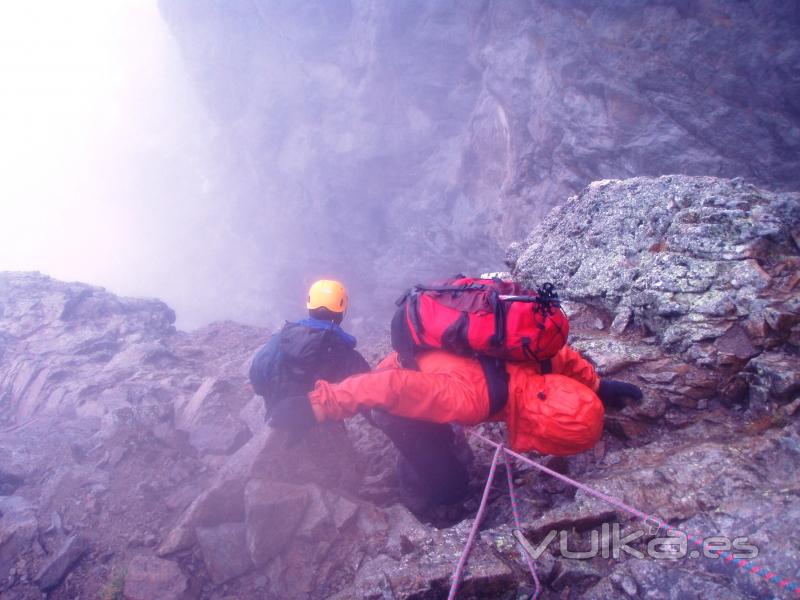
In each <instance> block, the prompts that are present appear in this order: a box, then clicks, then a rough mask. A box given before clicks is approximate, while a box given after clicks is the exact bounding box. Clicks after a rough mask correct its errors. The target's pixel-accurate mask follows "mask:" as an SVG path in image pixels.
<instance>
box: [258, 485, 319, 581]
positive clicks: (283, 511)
mask: <svg viewBox="0 0 800 600" xmlns="http://www.w3.org/2000/svg"><path fill="white" fill-rule="evenodd" d="M244 503H245V524H246V526H247V549H248V550H249V551H250V557H251V559H252V560H253V564H255V565H256V566H261V565H264V564H266V563H268V562H269V561H270V560H271V559H272V558H274V557H275V556H276V555H277V554H278V553H279V552H280V551H281V550H282V549H283V547H284V546H285V545H286V544H287V542H288V541H289V540H290V539H291V538H292V536H293V535H294V532H295V530H296V529H297V527H298V525H299V524H300V520H301V519H302V518H303V515H304V514H305V512H306V505H307V504H308V492H307V491H306V490H305V489H304V488H302V487H300V486H294V485H287V484H282V483H278V482H274V481H273V482H271V481H264V480H261V481H259V480H255V479H254V480H252V481H250V482H249V483H248V484H247V487H246V488H245V491H244Z"/></svg>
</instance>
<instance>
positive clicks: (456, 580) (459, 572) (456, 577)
mask: <svg viewBox="0 0 800 600" xmlns="http://www.w3.org/2000/svg"><path fill="white" fill-rule="evenodd" d="M502 451H503V448H502V447H498V448H497V450H495V452H494V458H493V459H492V466H491V467H490V468H489V478H488V479H487V481H486V487H484V488H483V497H482V498H481V505H480V506H479V507H478V514H477V515H475V522H474V523H473V524H472V529H470V531H469V537H468V538H467V543H466V545H465V546H464V550H463V551H462V552H461V558H460V559H459V560H458V566H457V567H456V572H455V573H454V574H453V583H452V584H450V593H449V594H448V595H447V600H454V599H455V597H456V594H457V593H458V586H459V584H460V583H461V577H462V576H463V573H464V567H465V566H466V564H467V559H468V558H469V553H470V552H471V551H472V545H473V544H474V543H475V536H476V535H478V527H479V526H480V524H481V520H482V519H483V513H484V512H486V504H487V502H488V500H489V490H490V489H491V487H492V482H493V481H494V474H495V471H496V470H497V459H498V458H500V453H501V452H502Z"/></svg>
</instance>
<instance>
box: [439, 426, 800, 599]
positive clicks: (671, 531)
mask: <svg viewBox="0 0 800 600" xmlns="http://www.w3.org/2000/svg"><path fill="white" fill-rule="evenodd" d="M466 431H467V433H469V434H470V435H472V436H473V437H475V438H477V439H479V440H482V441H483V442H485V443H487V444H490V445H492V446H494V447H495V448H496V450H495V455H494V460H493V461H492V468H491V470H490V471H489V480H488V481H487V483H486V489H484V494H483V500H482V501H481V507H480V509H479V511H478V516H477V517H476V519H475V524H473V532H474V531H476V530H477V527H478V524H479V522H480V518H481V517H482V516H483V511H484V510H485V508H486V507H485V503H486V499H487V497H488V493H489V488H490V487H491V485H492V481H493V480H494V471H495V466H496V464H497V456H498V454H499V453H500V452H503V453H504V456H505V455H506V454H507V455H510V456H513V457H514V458H516V459H517V460H521V461H522V462H524V463H525V464H528V465H530V466H532V467H534V468H535V469H538V470H539V471H542V472H544V473H547V474H548V475H552V476H553V477H555V478H556V479H560V480H561V481H563V482H565V483H568V484H570V485H572V486H574V487H576V488H578V489H580V490H583V491H584V492H586V493H587V494H589V495H590V496H594V497H595V498H599V499H600V500H603V501H604V502H607V503H608V504H611V505H612V506H615V507H617V508H619V509H620V510H622V511H623V512H626V513H628V514H630V515H633V516H635V517H639V518H640V519H642V520H643V521H644V522H646V523H648V524H655V525H657V526H658V529H659V530H660V529H662V528H663V529H664V530H665V533H666V534H667V535H668V536H673V535H679V536H683V537H685V538H686V539H687V541H690V542H692V543H694V544H695V545H697V546H700V547H703V537H702V536H700V535H697V534H689V533H686V532H684V531H681V530H680V529H676V528H675V527H671V526H670V525H668V524H667V523H666V522H664V521H663V520H661V519H659V518H658V517H655V516H653V515H650V514H647V513H645V512H643V511H641V510H639V509H638V508H635V507H633V506H631V505H630V504H626V503H625V502H623V501H622V500H620V499H619V498H615V497H614V496H609V495H608V494H605V493H603V492H601V491H599V490H595V489H594V488H591V487H589V486H588V485H585V484H583V483H580V482H578V481H575V480H574V479H570V478H569V477H567V476H566V475H562V474H561V473H558V472H557V471H553V470H552V469H549V468H548V467H545V466H544V465H541V464H539V463H537V462H535V461H533V460H531V459H530V458H527V457H526V456H523V455H522V454H519V453H517V452H514V451H513V450H509V449H508V448H506V447H505V446H503V445H502V444H498V443H497V442H495V441H492V440H490V439H489V438H487V437H485V436H483V435H481V434H480V433H478V432H476V431H474V430H472V429H467V430H466ZM506 460H507V459H506ZM509 489H510V490H511V488H509ZM515 502H516V501H515V500H512V507H513V506H514V503H515ZM514 510H515V509H514ZM514 518H515V520H517V515H516V514H515V517H514ZM517 528H518V529H519V528H520V527H519V522H517ZM474 539H475V536H474V535H472V533H471V534H470V537H469V539H468V540H467V547H466V548H465V549H464V553H463V554H462V561H461V562H459V569H457V571H456V575H455V576H454V577H457V578H456V579H454V581H453V586H454V587H453V588H451V589H450V596H449V598H448V600H452V599H453V598H455V593H454V589H457V587H458V585H457V582H458V580H459V579H460V577H461V572H462V571H463V564H462V563H466V556H467V555H468V554H469V550H470V548H471V546H472V544H473V543H474ZM708 550H709V551H711V552H714V553H716V554H717V555H718V556H719V557H720V558H722V559H724V560H725V562H728V563H735V564H736V566H737V567H739V568H740V569H743V570H745V571H746V572H747V573H750V574H754V575H759V576H760V577H763V578H764V580H765V581H768V582H771V583H776V584H777V585H778V586H779V587H781V588H783V589H785V590H787V591H790V592H792V593H794V595H795V596H797V597H800V584H798V583H797V582H795V581H792V580H790V579H787V578H782V577H780V576H779V575H778V574H777V573H775V572H773V571H770V570H769V568H767V567H760V566H758V565H756V564H754V563H753V562H751V561H748V560H745V559H737V558H736V557H735V556H734V555H733V554H731V553H730V552H727V551H721V550H714V549H712V548H708ZM526 554H527V553H526ZM534 578H535V581H536V585H537V593H538V590H539V580H538V578H536V575H535V574H534ZM534 597H535V595H534Z"/></svg>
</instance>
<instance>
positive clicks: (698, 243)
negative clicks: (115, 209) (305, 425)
mask: <svg viewBox="0 0 800 600" xmlns="http://www.w3.org/2000/svg"><path fill="white" fill-rule="evenodd" d="M799 226H800V195H798V194H776V193H769V192H765V191H763V190H760V189H758V188H755V187H753V186H751V185H748V184H745V183H743V182H741V181H738V180H723V179H713V178H701V177H697V178H692V177H680V176H673V177H661V178H657V179H649V178H637V179H632V180H626V181H603V182H598V183H596V184H593V185H592V186H590V187H589V188H587V189H586V190H584V191H583V192H582V193H581V194H580V195H579V196H577V197H574V198H571V199H570V200H568V201H567V202H566V203H565V204H564V205H563V206H562V207H560V208H559V209H556V211H554V212H553V213H551V215H550V216H549V217H548V218H547V219H546V220H545V221H544V222H543V223H542V225H541V226H539V227H538V228H537V229H535V230H534V231H533V232H532V233H531V235H530V236H529V238H528V239H527V241H526V242H524V243H521V244H518V245H516V246H514V247H513V248H512V249H511V251H510V252H509V256H508V261H509V263H510V264H511V266H512V268H513V270H514V273H515V275H516V276H517V277H518V278H520V279H522V280H523V281H526V282H528V283H541V282H543V281H544V280H553V281H555V282H556V283H558V284H559V286H560V289H561V291H562V295H563V296H564V297H565V298H566V299H567V300H568V303H567V308H568V310H569V312H570V314H571V318H572V323H573V333H572V335H573V337H572V342H573V343H574V345H576V346H577V347H579V348H581V349H582V350H583V351H584V352H585V353H586V354H587V356H589V357H590V358H591V359H593V360H594V361H595V362H596V363H597V365H598V369H599V370H600V371H601V372H602V373H603V374H604V375H610V376H613V377H619V378H621V379H627V380H630V381H635V382H636V383H638V384H639V385H641V386H642V388H643V389H644V391H645V400H644V402H643V403H642V404H640V405H631V406H625V407H620V408H619V409H616V410H610V411H609V413H608V417H607V428H606V433H605V435H604V438H603V440H602V441H601V443H600V444H599V445H598V446H597V447H596V448H595V449H594V450H593V451H591V452H588V453H585V454H582V455H579V456H576V457H572V458H569V459H566V460H564V459H559V460H554V459H548V458H542V457H540V458H539V459H538V460H542V461H543V462H544V463H545V464H548V465H549V466H550V467H551V468H553V469H556V470H558V471H560V472H564V473H567V474H568V475H569V476H571V477H574V478H576V479H578V480H580V481H582V482H584V483H588V484H589V485H591V486H594V487H596V488H598V489H600V490H602V491H604V492H606V493H609V494H612V495H615V496H617V497H620V498H623V499H624V500H625V501H626V502H628V503H630V504H632V505H634V506H636V507H638V508H641V509H642V510H644V511H646V512H649V513H655V514H657V515H658V516H659V517H660V518H662V519H664V520H666V521H667V522H669V523H670V524H671V525H674V526H677V527H679V528H682V529H686V530H688V531H692V532H700V533H701V534H702V535H704V536H712V535H725V536H729V537H731V538H736V537H747V538H748V541H749V543H751V544H753V545H755V546H757V547H758V549H759V555H758V557H757V558H755V559H754V560H755V562H756V564H758V565H763V566H766V567H769V568H770V569H772V570H774V571H775V572H777V573H779V574H781V575H786V576H791V575H792V574H793V573H795V572H797V570H798V567H800V547H798V546H797V544H796V540H795V539H794V532H795V531H797V529H798V526H800V512H798V510H797V508H796V504H797V503H796V500H797V496H798V494H800V480H798V475H797V473H798V472H800V471H799V470H798V466H800V429H799V428H798V426H797V421H796V416H795V412H796V410H797V409H798V407H800V366H798V365H800V361H798V360H797V355H798V344H799V343H800V342H799V340H798V329H799V327H800V325H799V323H800V306H799V305H798V278H797V264H798V261H800V251H798V237H799V236H798V232H799V231H800V230H799V229H798V227H799ZM173 319H174V315H173V314H172V312H171V311H170V309H169V308H167V307H166V306H165V305H164V304H163V303H161V302H158V301H155V300H132V299H125V298H118V297H116V296H113V295H112V294H109V293H108V292H106V291H104V290H102V289H99V288H93V287H90V286H86V285H83V284H75V283H62V282H58V281H54V280H52V279H49V278H47V277H44V276H41V275H38V274H15V273H4V274H0V415H2V424H0V595H2V597H3V598H4V599H5V598H9V599H13V600H21V599H24V600H28V599H32V598H37V599H38V598H41V597H42V594H43V592H44V593H45V594H47V597H49V598H53V599H67V598H69V599H72V598H76V597H92V598H94V597H100V598H108V599H111V598H123V597H124V598H128V599H131V600H134V599H145V598H147V599H151V598H156V597H158V598H164V599H188V598H208V599H220V600H221V599H226V600H230V599H232V598H241V599H245V598H256V597H258V598H306V597H311V598H337V599H338V598H341V599H344V598H352V597H370V598H385V597H394V598H440V597H445V596H446V590H447V587H448V583H449V577H450V575H451V573H452V570H453V568H454V566H455V563H456V561H457V559H458V556H459V553H460V551H461V548H462V545H463V543H464V541H465V539H466V535H467V532H468V530H469V527H470V526H471V524H472V517H473V516H474V511H475V508H476V506H477V501H478V500H479V498H480V493H481V489H482V485H483V480H484V479H485V476H486V471H487V468H488V463H489V461H490V454H491V453H490V449H489V448H486V447H484V446H482V445H481V444H480V443H478V442H476V441H475V440H473V441H472V444H473V450H474V451H475V454H476V461H475V464H474V465H473V488H474V489H473V493H472V495H471V498H470V499H469V500H468V501H467V502H466V503H465V505H464V506H461V507H457V508H456V509H455V510H454V511H449V512H442V513H438V514H432V515H428V516H427V517H426V518H425V519H423V520H419V519H417V518H416V517H415V516H414V515H413V514H411V513H410V512H409V511H408V510H406V509H405V508H403V507H402V505H400V504H398V503H397V501H398V494H397V489H396V483H395V481H394V477H393V465H394V460H395V456H394V452H393V450H392V449H391V448H390V447H389V446H387V444H386V441H385V439H383V438H382V436H381V435H380V434H378V433H376V432H375V431H374V430H373V429H371V428H370V427H369V426H368V425H367V424H366V423H365V422H363V421H361V420H358V419H356V420H354V421H353V422H351V423H348V424H347V428H346V429H345V428H344V427H342V426H340V425H328V426H325V427H320V428H318V429H317V430H316V431H315V432H314V433H313V434H312V435H311V436H310V437H309V438H307V439H306V440H305V441H304V443H302V444H290V443H288V440H286V439H284V438H283V437H282V436H281V435H279V434H277V433H276V432H274V431H272V430H271V429H269V428H268V427H266V426H265V425H264V424H263V412H261V411H262V406H261V403H260V402H259V401H258V399H256V398H254V397H253V396H252V394H251V392H250V391H249V390H248V388H247V386H246V381H245V378H244V375H243V373H244V372H245V367H246V365H247V361H248V358H249V356H250V355H251V353H252V351H253V350H254V349H255V348H256V347H257V346H258V345H259V343H260V342H261V341H262V340H263V339H264V338H265V337H266V335H267V331H265V330H259V329H255V328H251V327H245V326H242V325H238V324H235V323H219V324H215V325H212V326H209V327H206V328H204V329H201V330H198V331H195V332H192V333H185V332H180V331H175V330H174V328H173V327H172V325H171V323H172V321H173ZM377 353H378V352H377V349H375V350H374V351H373V356H372V358H373V359H374V358H376V355H377ZM482 431H484V433H487V434H488V435H490V436H493V437H494V438H495V439H501V438H502V428H501V427H500V426H497V425H495V426H491V427H485V428H483V429H482ZM500 475H501V476H502V473H501V474H500ZM515 478H516V481H517V487H518V494H519V496H520V498H519V502H520V510H521V516H522V520H523V523H524V525H523V529H524V532H525V533H526V535H527V536H528V538H529V539H530V540H531V541H532V543H533V544H534V545H536V544H538V543H539V542H540V541H541V540H542V539H544V538H545V536H546V535H547V532H548V531H550V530H552V529H559V530H562V529H563V530H565V531H567V532H569V535H568V547H569V549H573V550H574V549H576V548H577V549H587V548H588V547H589V545H590V543H591V540H592V536H593V535H594V536H598V534H602V533H603V532H605V531H607V530H606V529H603V527H607V528H611V527H613V526H614V525H615V524H616V525H617V526H619V527H620V528H621V529H622V535H623V536H624V535H626V534H627V533H632V532H635V531H636V530H637V529H642V530H643V531H644V532H645V533H644V535H643V536H642V537H641V538H640V539H639V540H638V541H636V542H634V543H632V546H633V547H634V548H635V549H639V550H642V549H644V547H645V546H646V543H647V541H648V540H650V539H651V538H653V536H654V535H655V532H653V531H650V530H649V529H648V528H647V527H642V525H641V524H640V523H637V522H636V521H635V520H633V519H631V518H629V517H628V516H626V515H625V514H623V513H621V512H619V511H616V510H614V508H613V507H611V506H609V505H607V504H604V503H602V502H600V501H599V500H597V499H595V498H593V497H591V496H590V495H587V493H586V492H584V491H580V490H575V489H574V488H571V487H570V486H568V485H566V484H564V483H561V482H559V481H557V480H554V479H552V478H550V477H547V476H545V475H544V474H541V473H539V472H538V471H536V470H534V469H532V468H530V467H527V466H523V465H516V469H515ZM498 482H502V479H499V480H498ZM497 487H498V490H497V491H495V492H492V494H491V496H490V504H489V510H488V514H487V518H486V521H485V523H484V527H483V530H482V532H481V537H480V539H479V541H478V543H477V545H476V547H475V551H474V552H473V554H472V557H471V559H470V567H469V569H468V571H467V575H466V579H465V583H464V586H463V588H462V594H461V596H460V597H464V598H468V597H476V598H518V597H524V596H525V594H526V593H530V591H531V590H532V585H531V582H530V581H529V576H527V575H526V573H525V570H524V565H523V563H522V560H521V555H520V553H519V549H518V547H517V546H516V545H515V543H514V542H513V538H512V537H511V529H510V524H511V522H512V519H511V514H510V507H509V503H508V498H507V495H506V493H505V491H504V489H503V486H502V485H499V486H497ZM603 524H605V525H603ZM434 525H436V526H438V528H437V527H435V526H434ZM593 532H594V533H593ZM558 548H559V542H558V540H556V541H554V542H552V543H551V544H550V546H549V547H548V549H547V550H546V551H545V553H544V554H543V555H542V557H541V558H540V560H539V561H538V572H539V576H540V578H541V579H542V583H543V585H544V590H543V593H542V596H541V597H542V598H597V599H600V598H610V597H625V598H637V599H638V598H648V599H661V598H663V599H668V598H704V599H706V598H725V599H730V598H742V599H745V598H747V599H753V598H768V597H776V596H777V597H781V595H782V594H783V592H781V588H779V587H776V586H775V585H773V584H769V583H767V582H765V581H764V579H763V578H756V577H753V576H750V575H747V574H745V573H743V572H742V571H741V570H737V569H735V568H734V567H732V566H730V565H728V564H727V563H725V562H723V561H721V560H719V559H717V560H714V559H704V558H691V557H689V558H685V559H683V560H666V559H661V560H654V559H642V558H637V557H626V558H623V559H620V560H614V559H613V558H604V557H603V556H602V554H601V555H598V556H595V557H594V558H585V559H577V558H574V557H573V558H565V557H564V556H562V554H563V553H561V552H559V549H558Z"/></svg>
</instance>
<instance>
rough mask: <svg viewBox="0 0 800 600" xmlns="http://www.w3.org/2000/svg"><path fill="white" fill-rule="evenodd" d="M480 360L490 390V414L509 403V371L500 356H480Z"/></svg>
mask: <svg viewBox="0 0 800 600" xmlns="http://www.w3.org/2000/svg"><path fill="white" fill-rule="evenodd" d="M477 358H478V362H479V363H480V364H481V369H483V375H484V377H486V387H487V389H488V390H489V416H492V415H494V414H496V413H498V412H500V411H501V410H503V408H505V406H506V404H507V403H508V380H509V376H508V371H506V363H505V361H504V360H500V359H499V358H493V357H490V356H478V357H477Z"/></svg>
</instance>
